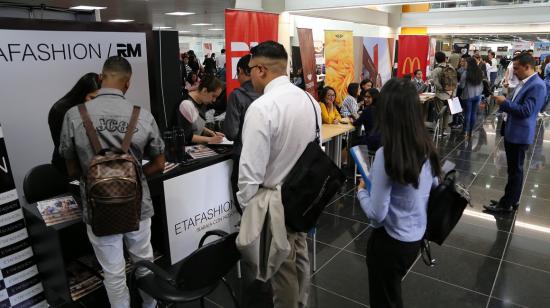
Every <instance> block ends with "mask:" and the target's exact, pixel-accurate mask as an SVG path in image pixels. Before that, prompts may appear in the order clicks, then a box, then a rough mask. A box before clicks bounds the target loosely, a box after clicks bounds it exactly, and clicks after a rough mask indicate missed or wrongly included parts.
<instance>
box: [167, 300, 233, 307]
mask: <svg viewBox="0 0 550 308" xmlns="http://www.w3.org/2000/svg"><path fill="white" fill-rule="evenodd" d="M172 307H174V308H201V304H200V302H199V301H195V302H191V303H185V304H177V305H174V306H172ZM204 307H205V308H220V307H224V308H225V307H226V308H232V307H233V305H231V304H229V303H228V304H223V305H220V304H217V303H213V302H211V301H208V300H205V301H204Z"/></svg>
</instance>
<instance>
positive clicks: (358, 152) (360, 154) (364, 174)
mask: <svg viewBox="0 0 550 308" xmlns="http://www.w3.org/2000/svg"><path fill="white" fill-rule="evenodd" d="M350 153H351V157H353V160H354V161H355V165H356V166H357V170H358V171H359V173H360V174H361V178H362V179H363V181H364V182H365V185H366V187H367V190H368V191H369V192H370V189H371V182H370V180H369V177H368V176H369V165H368V161H369V149H368V147H367V146H366V145H357V146H354V147H352V148H351V149H350Z"/></svg>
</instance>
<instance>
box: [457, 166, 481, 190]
mask: <svg viewBox="0 0 550 308" xmlns="http://www.w3.org/2000/svg"><path fill="white" fill-rule="evenodd" d="M475 178H476V175H475V174H472V173H471V172H468V171H462V170H457V175H456V182H457V183H460V184H463V185H466V187H468V186H470V184H471V183H472V181H473V180H474V179H475Z"/></svg>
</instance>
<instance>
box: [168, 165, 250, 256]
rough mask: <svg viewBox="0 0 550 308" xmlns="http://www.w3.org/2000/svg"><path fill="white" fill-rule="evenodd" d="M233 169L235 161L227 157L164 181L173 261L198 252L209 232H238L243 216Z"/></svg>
mask: <svg viewBox="0 0 550 308" xmlns="http://www.w3.org/2000/svg"><path fill="white" fill-rule="evenodd" d="M232 168H233V161H232V160H226V161H223V162H221V163H218V164H215V165H212V166H209V167H206V168H202V169H199V170H197V171H194V172H191V173H187V174H183V175H181V176H178V177H175V178H172V179H169V180H166V181H164V198H165V199H164V200H165V203H166V222H167V224H168V241H169V245H170V260H171V262H172V264H175V263H177V262H179V261H181V260H182V259H183V258H185V257H187V256H188V255H189V254H190V253H192V252H193V251H195V250H196V249H197V248H198V246H199V242H200V239H201V238H202V236H203V235H204V234H205V233H206V231H210V230H214V229H219V230H223V231H226V232H229V233H231V232H235V231H236V225H237V224H238V222H239V220H240V216H239V213H238V212H237V209H236V208H235V202H234V200H233V193H232V189H231V182H230V178H231V171H232V170H233V169H232ZM213 187H214V188H215V189H212V188H213Z"/></svg>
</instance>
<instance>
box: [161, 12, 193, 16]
mask: <svg viewBox="0 0 550 308" xmlns="http://www.w3.org/2000/svg"><path fill="white" fill-rule="evenodd" d="M166 15H172V16H187V15H195V13H192V12H170V13H166Z"/></svg>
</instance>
